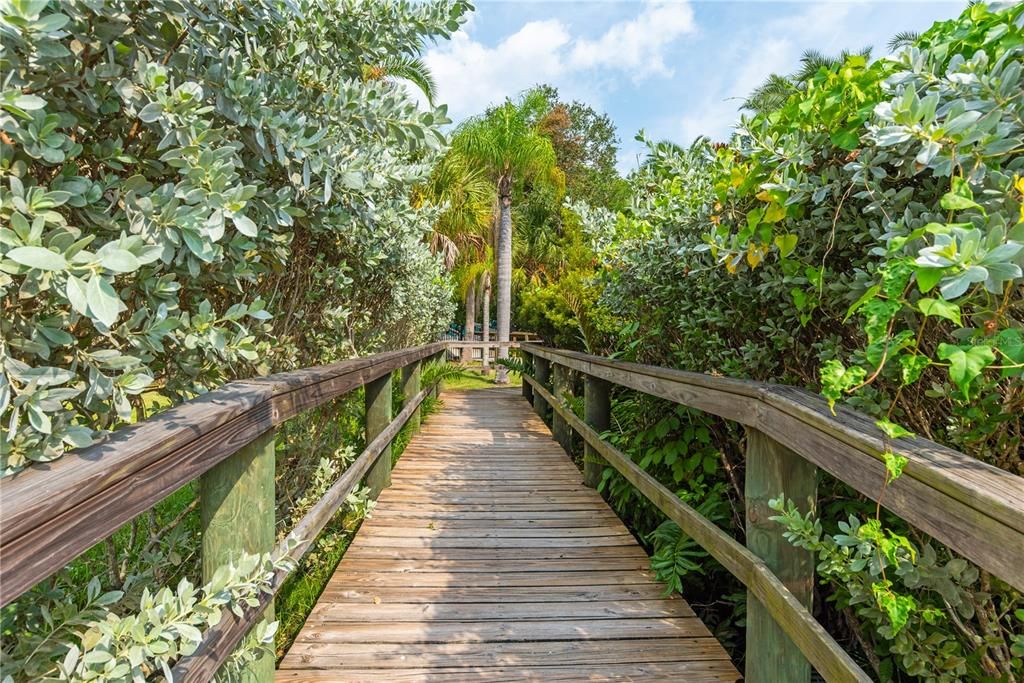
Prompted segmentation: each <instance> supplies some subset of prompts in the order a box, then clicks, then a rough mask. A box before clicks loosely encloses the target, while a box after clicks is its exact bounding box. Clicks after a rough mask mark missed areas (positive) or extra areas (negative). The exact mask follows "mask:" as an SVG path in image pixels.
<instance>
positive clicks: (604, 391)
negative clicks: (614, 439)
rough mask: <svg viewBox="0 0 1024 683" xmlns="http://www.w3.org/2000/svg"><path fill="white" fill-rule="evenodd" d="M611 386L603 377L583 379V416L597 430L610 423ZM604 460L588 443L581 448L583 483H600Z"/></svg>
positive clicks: (594, 484)
mask: <svg viewBox="0 0 1024 683" xmlns="http://www.w3.org/2000/svg"><path fill="white" fill-rule="evenodd" d="M611 387H612V385H611V384H609V383H608V382H606V381H605V380H603V379H599V378H597V377H591V376H590V375H587V376H586V377H585V378H584V380H583V402H584V406H583V413H584V415H583V418H584V419H585V420H586V421H587V424H589V425H590V426H591V427H593V428H594V429H595V430H597V431H598V432H603V431H605V430H606V429H608V426H609V425H610V424H611V412H612V403H611ZM604 467H605V461H604V458H602V457H601V456H600V455H598V453H597V451H595V450H594V449H593V447H591V446H590V444H588V443H584V448H583V483H585V484H586V485H587V486H589V487H591V488H597V485H598V484H600V483H601V474H602V472H603V471H604Z"/></svg>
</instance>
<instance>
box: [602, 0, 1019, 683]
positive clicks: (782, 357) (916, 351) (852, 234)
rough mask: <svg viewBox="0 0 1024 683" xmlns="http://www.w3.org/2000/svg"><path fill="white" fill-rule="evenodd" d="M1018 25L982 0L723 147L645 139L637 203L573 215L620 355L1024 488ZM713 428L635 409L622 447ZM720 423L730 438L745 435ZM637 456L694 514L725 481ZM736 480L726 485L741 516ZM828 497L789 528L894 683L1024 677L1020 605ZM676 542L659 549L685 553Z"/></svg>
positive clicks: (845, 501)
mask: <svg viewBox="0 0 1024 683" xmlns="http://www.w3.org/2000/svg"><path fill="white" fill-rule="evenodd" d="M1022 23H1024V6H1021V5H1016V6H1012V7H1004V8H1002V9H998V8H989V7H986V6H985V5H982V4H976V5H973V6H972V7H970V8H969V9H968V10H966V11H965V12H964V13H963V15H962V16H960V17H959V18H957V19H954V20H951V21H948V22H942V23H939V24H936V25H935V26H934V27H932V28H931V29H930V30H929V31H928V32H926V33H925V34H924V35H922V36H921V37H920V38H918V39H917V40H916V41H914V43H913V44H912V45H909V46H908V47H906V48H904V49H903V50H902V51H900V52H899V53H898V54H896V55H895V56H894V57H892V58H886V59H882V60H878V61H875V62H869V61H868V59H866V58H865V56H863V55H844V56H843V58H841V59H839V60H835V61H831V62H830V61H828V60H816V61H815V63H814V64H813V65H812V66H813V68H809V69H806V70H805V71H804V73H802V74H799V75H798V76H796V77H792V78H790V79H786V80H783V79H781V78H776V79H773V84H774V85H773V88H766V89H763V90H762V91H761V92H760V93H757V94H756V95H757V96H756V97H752V98H751V100H750V102H749V103H748V106H749V107H751V108H752V110H751V111H750V113H749V114H748V115H746V116H745V117H744V118H743V121H742V124H741V126H740V127H739V128H738V130H737V132H736V134H735V135H734V136H733V137H732V138H731V139H730V140H729V141H728V142H727V143H724V144H711V143H710V142H709V141H707V140H701V141H698V142H697V143H695V144H694V145H693V146H692V147H691V148H689V149H679V148H677V147H674V146H672V145H668V144H650V151H649V157H648V161H647V163H646V164H645V165H644V166H643V167H642V168H641V169H640V170H639V171H638V172H637V174H636V175H635V176H634V177H633V178H632V184H633V195H634V196H633V203H632V206H631V207H630V209H629V210H627V211H625V212H624V213H623V214H621V215H619V216H614V215H611V214H607V213H602V212H600V211H589V210H588V211H582V214H583V215H584V219H585V222H586V225H587V230H588V231H589V233H590V234H591V236H592V238H593V240H594V245H595V249H597V251H598V253H599V256H600V261H601V269H600V272H602V274H603V278H602V279H603V284H604V290H603V292H602V296H601V299H600V302H599V305H600V306H603V307H605V308H606V309H607V310H608V313H609V314H610V315H612V316H614V317H619V318H621V319H622V320H623V321H624V327H623V329H622V331H621V332H620V333H619V335H618V336H617V338H616V339H615V340H613V342H612V343H611V344H610V345H609V346H608V347H607V348H606V349H605V350H606V351H615V352H617V353H619V354H620V355H622V356H623V357H625V358H627V359H636V360H640V361H646V362H652V363H657V364H662V365H672V366H675V367H680V368H684V369H687V370H692V371H697V372H706V373H715V374H724V375H728V376H734V377H745V378H752V379H758V380H771V381H782V382H786V383H790V384H798V385H802V386H806V387H810V388H813V389H817V390H820V391H821V392H822V394H823V395H824V396H825V397H826V398H828V399H829V400H831V401H843V402H845V403H847V404H849V405H852V406H854V407H856V408H858V409H860V410H862V411H864V412H866V413H868V414H870V415H873V416H875V418H876V419H877V420H878V424H879V426H880V427H881V428H882V429H883V430H885V431H887V432H889V433H890V434H893V435H898V434H901V433H906V432H908V431H909V432H914V433H919V434H922V435H924V436H926V437H928V438H931V439H934V440H936V441H940V442H942V443H945V444H948V445H950V446H952V447H954V448H957V449H959V450H962V451H964V452H966V453H968V454H970V455H972V456H974V457H976V458H978V459H980V460H983V461H985V462H988V463H991V464H993V465H996V466H999V467H1002V468H1004V469H1007V470H1009V471H1011V472H1014V473H1016V474H1024V461H1022V460H1021V457H1020V453H1021V434H1022V430H1024V423H1022V416H1024V382H1022V381H1021V377H1022V376H1024V344H1022V320H1024V296H1022V294H1024V287H1022V285H1024V276H1022V265H1024V208H1022V200H1024V180H1022V176H1024V154H1022V152H1024V147H1022V145H1021V140H1022V139H1024V90H1022V88H1021V80H1020V77H1021V68H1022V61H1024V32H1022V28H1021V25H1022ZM781 86H785V87H781ZM773 89H774V90H775V91H779V90H781V91H782V95H781V96H779V97H775V98H772V97H766V96H764V95H765V93H766V92H767V91H769V90H773ZM641 417H642V416H641ZM706 422H707V421H706V418H705V417H690V418H688V419H685V420H681V422H680V425H679V426H678V427H675V428H669V430H668V431H667V432H666V433H665V434H664V435H662V437H661V438H660V439H659V441H658V444H656V446H646V445H644V444H641V443H639V442H638V441H637V439H640V438H641V435H642V434H644V433H645V432H646V430H649V429H650V428H651V425H650V424H649V421H644V420H642V419H641V420H639V421H637V422H633V423H631V422H627V423H625V426H626V429H627V434H626V435H625V436H624V437H622V438H623V439H625V440H626V441H627V442H628V443H627V445H628V446H629V448H630V449H631V452H632V454H633V456H634V457H636V458H637V459H638V460H641V459H648V460H649V458H648V455H647V454H648V453H649V452H650V450H651V448H656V451H657V452H658V453H663V452H665V450H666V448H667V445H666V444H670V443H672V442H673V441H676V440H679V439H681V438H683V436H685V432H686V430H688V429H689V430H693V429H695V428H697V427H698V426H707V423H706ZM710 433H711V434H712V437H713V438H712V444H713V445H714V447H715V448H717V449H718V450H719V451H720V452H722V453H724V454H728V453H729V449H730V448H735V443H736V440H737V438H738V435H737V434H734V433H731V432H730V431H729V430H728V429H726V428H724V427H721V428H713V429H711V432H710ZM683 440H684V441H685V439H684V438H683ZM673 448H674V447H673ZM699 452H700V450H699V449H697V450H694V449H693V448H692V447H691V446H686V448H685V449H683V451H682V453H683V457H694V456H695V455H697V454H699ZM659 457H661V456H659ZM900 462H901V461H900V457H899V455H898V454H893V456H892V458H891V464H892V467H893V469H894V471H896V470H898V469H899V466H900ZM646 466H647V467H648V468H653V469H654V470H656V471H658V472H659V474H660V476H661V477H662V479H663V480H666V481H668V482H669V483H670V484H671V485H672V486H674V487H675V488H679V489H682V491H681V495H683V496H684V497H689V498H690V499H695V500H696V501H702V500H704V498H702V497H701V496H699V495H696V494H697V493H698V492H699V490H704V489H706V488H707V485H708V484H709V483H710V484H712V485H714V484H715V483H723V482H728V481H729V477H730V476H733V475H734V473H732V472H729V471H727V470H728V468H727V467H726V466H725V465H724V464H723V465H722V466H721V467H715V468H714V471H708V472H707V473H706V476H707V477H708V478H710V480H711V481H710V482H705V483H704V484H702V487H695V486H694V485H692V484H690V483H689V482H688V481H687V480H686V479H685V478H680V476H679V473H676V472H671V471H665V469H664V466H663V465H661V466H658V465H657V463H655V462H654V461H653V460H649V462H647V463H646ZM611 483H614V482H611ZM731 489H732V487H729V486H726V487H724V488H723V487H719V489H718V490H722V491H725V492H726V493H727V494H730V496H731V497H732V498H733V501H734V505H736V504H737V503H738V500H737V498H738V492H736V493H732V492H731ZM712 490H714V488H712ZM822 498H823V500H824V501H825V503H824V504H823V506H822V510H821V513H820V520H818V521H820V524H821V525H823V526H822V529H821V530H820V531H819V532H818V533H817V535H808V534H806V533H805V534H804V535H803V536H800V535H799V533H798V532H799V531H800V527H799V525H797V523H796V522H797V521H796V520H795V519H791V520H789V521H790V522H792V523H793V524H791V525H790V529H791V531H792V532H793V533H794V540H797V539H801V540H800V542H802V543H804V544H806V545H808V547H813V548H814V549H815V550H818V551H819V553H820V554H821V559H822V562H823V563H824V564H823V566H822V567H820V568H819V569H820V573H821V575H822V577H823V578H824V579H825V580H827V585H826V586H824V587H823V588H822V594H823V595H824V596H827V597H828V599H829V600H830V608H829V610H828V611H827V612H826V614H825V615H824V617H823V618H824V620H825V622H826V624H827V625H828V626H829V627H830V628H831V629H832V630H833V631H834V632H835V633H837V634H838V635H839V636H841V637H843V638H848V639H849V640H850V641H851V642H855V643H858V645H854V647H858V648H859V650H860V651H861V654H862V655H863V657H864V659H865V661H866V663H868V664H870V665H871V666H872V667H873V668H875V670H876V672H877V674H878V676H879V677H880V678H882V679H884V680H890V679H896V678H901V677H902V678H903V679H905V677H906V676H908V675H909V676H917V677H920V678H921V679H923V680H936V681H947V680H949V681H951V680H961V679H964V678H967V679H970V680H981V679H982V678H983V677H990V678H999V677H1002V679H1004V680H1017V679H1019V677H1020V676H1021V674H1022V670H1024V663H1022V661H1021V658H1020V657H1019V655H1014V654H1013V648H1014V647H1017V648H1018V649H1019V645H1015V644H1014V643H1015V638H1016V636H1015V634H1016V633H1017V632H1019V629H1020V622H1019V620H1018V619H1016V618H1015V617H1014V611H1015V610H1016V609H1017V608H1019V606H1020V600H1021V598H1020V595H1019V593H1017V592H1016V591H1014V590H1012V589H1011V588H1010V587H1009V586H1007V585H1006V584H1005V583H1003V582H1001V581H999V580H998V579H997V578H995V577H992V576H990V575H988V574H987V572H984V571H980V570H978V569H976V568H973V567H971V568H970V570H969V571H968V570H967V569H965V568H964V566H963V565H964V564H966V563H963V561H962V560H961V559H960V558H957V557H956V556H955V555H954V554H953V553H951V552H950V551H949V550H948V549H946V548H943V547H941V546H939V545H937V544H935V543H934V542H931V541H929V540H928V539H925V538H923V537H922V536H921V535H920V534H919V533H918V532H916V531H915V530H913V529H910V528H908V527H907V525H906V524H905V523H903V522H901V521H900V520H898V519H895V518H892V517H891V516H888V515H886V514H884V513H883V514H882V515H881V516H878V515H876V511H875V509H874V505H866V504H864V503H863V502H862V501H861V500H860V499H859V497H858V496H856V495H854V494H853V493H852V492H851V491H850V490H849V489H847V488H846V487H845V486H842V485H839V484H837V483H836V482H826V485H825V487H824V488H823V491H822ZM737 507H739V508H740V509H742V508H741V506H739V505H737ZM850 515H853V516H854V519H853V521H851V520H850ZM655 521H656V520H655ZM814 521H815V520H812V523H813V522H814ZM651 523H653V521H652V522H651ZM840 523H842V524H844V525H847V527H846V528H847V531H843V530H842V529H841V528H840V527H839V524H840ZM648 528H649V527H648ZM733 528H735V529H736V531H737V532H739V531H740V529H739V528H738V527H737V526H735V525H733ZM865 530H867V531H870V532H872V533H873V534H874V536H873V537H872V538H873V539H875V540H872V541H871V542H872V543H875V544H876V545H877V543H878V540H879V539H887V542H900V543H902V542H904V541H905V542H906V543H907V544H908V546H909V547H912V548H913V552H912V555H913V557H910V556H901V557H899V558H894V560H893V562H892V565H893V566H894V567H896V570H895V571H893V572H890V574H889V575H888V576H885V575H883V574H882V573H880V572H878V571H872V570H871V568H868V567H863V566H859V564H858V563H857V562H856V559H855V558H854V557H853V556H851V555H847V554H845V553H847V550H844V548H847V549H848V548H849V547H850V546H848V545H846V544H845V543H844V541H843V540H842V538H843V536H844V535H845V536H847V537H850V536H851V535H853V534H854V532H856V533H862V532H864V531H865ZM670 531H671V530H664V533H661V534H658V535H657V536H656V537H655V541H656V542H658V541H659V539H661V540H663V541H666V540H667V541H668V542H673V543H674V542H676V540H673V536H672V534H671V533H669V532H670ZM900 539H902V540H900ZM908 539H913V541H911V540H908ZM864 542H865V543H867V542H868V541H867V540H865V541H864ZM679 547H680V548H683V549H685V550H688V548H687V546H686V545H685V544H680V545H679ZM836 558H839V561H838V565H839V566H836V563H837V560H836ZM670 559H671V558H667V557H666V558H662V560H663V562H662V566H663V567H664V568H671V567H673V566H678V567H682V568H683V569H684V570H685V567H686V566H688V565H686V564H685V563H677V564H675V565H673V563H672V562H670V561H669V560H670ZM684 559H685V558H684ZM844 563H845V564H844ZM940 579H941V580H940ZM705 585H708V584H705ZM710 586H714V583H711V584H710ZM705 590H709V589H708V588H705ZM901 625H902V626H906V629H904V628H902V626H901Z"/></svg>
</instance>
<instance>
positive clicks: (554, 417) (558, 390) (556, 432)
mask: <svg viewBox="0 0 1024 683" xmlns="http://www.w3.org/2000/svg"><path fill="white" fill-rule="evenodd" d="M552 375H553V377H552V381H551V393H552V395H553V396H554V397H555V400H556V401H558V403H559V404H561V403H563V396H564V395H565V394H567V393H571V391H572V384H571V382H570V380H569V368H567V367H565V366H564V365H562V364H561V363H555V364H554V371H553V373H552ZM551 434H552V435H553V436H554V437H555V441H557V442H558V443H559V444H560V445H561V446H562V448H563V449H564V450H565V452H566V453H568V452H569V449H570V447H571V440H572V429H571V428H570V427H569V423H568V422H566V421H565V418H564V417H562V416H561V415H560V414H559V412H558V411H557V410H552V411H551Z"/></svg>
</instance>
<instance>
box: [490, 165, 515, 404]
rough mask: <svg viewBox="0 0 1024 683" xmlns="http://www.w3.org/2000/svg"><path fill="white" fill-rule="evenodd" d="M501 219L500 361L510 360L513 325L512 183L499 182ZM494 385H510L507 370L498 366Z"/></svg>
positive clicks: (499, 238) (509, 180)
mask: <svg viewBox="0 0 1024 683" xmlns="http://www.w3.org/2000/svg"><path fill="white" fill-rule="evenodd" d="M498 194H499V195H500V197H501V200H500V201H501V219H500V223H499V225H498V344H504V345H505V346H499V347H498V359H499V360H502V359H505V358H508V346H507V344H508V338H509V329H510V327H511V324H512V179H511V178H510V177H508V176H502V177H501V178H500V179H499V180H498ZM494 383H495V384H508V369H507V368H506V367H505V366H504V365H500V364H499V365H498V369H497V373H496V374H495V377H494Z"/></svg>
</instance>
